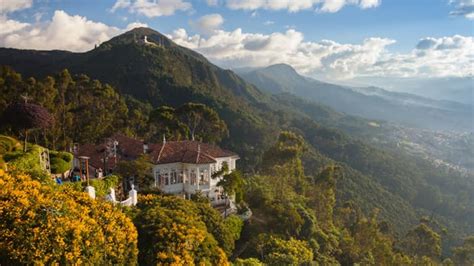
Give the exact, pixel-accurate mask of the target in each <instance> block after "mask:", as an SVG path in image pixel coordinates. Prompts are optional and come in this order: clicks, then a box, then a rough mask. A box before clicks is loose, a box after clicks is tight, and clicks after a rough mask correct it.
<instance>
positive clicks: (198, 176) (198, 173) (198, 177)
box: [195, 167, 201, 189]
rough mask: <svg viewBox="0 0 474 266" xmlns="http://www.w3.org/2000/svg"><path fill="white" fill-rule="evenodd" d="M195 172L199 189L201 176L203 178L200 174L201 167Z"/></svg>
mask: <svg viewBox="0 0 474 266" xmlns="http://www.w3.org/2000/svg"><path fill="white" fill-rule="evenodd" d="M195 173H196V179H197V189H199V181H200V178H201V176H200V174H201V173H200V172H199V167H196V171H195Z"/></svg>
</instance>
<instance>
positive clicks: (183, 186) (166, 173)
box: [152, 141, 239, 205]
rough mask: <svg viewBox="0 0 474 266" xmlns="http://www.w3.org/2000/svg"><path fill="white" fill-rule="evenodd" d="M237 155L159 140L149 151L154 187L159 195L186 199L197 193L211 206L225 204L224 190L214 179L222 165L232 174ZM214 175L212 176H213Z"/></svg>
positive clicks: (197, 144)
mask: <svg viewBox="0 0 474 266" xmlns="http://www.w3.org/2000/svg"><path fill="white" fill-rule="evenodd" d="M238 159H239V156H238V155H237V154H235V153H233V152H230V151H226V150H223V149H221V148H219V147H217V146H215V145H210V144H205V143H201V142H198V141H170V142H166V141H163V143H162V144H159V145H157V146H155V148H154V151H153V157H152V160H153V164H154V166H153V174H154V177H155V186H156V187H159V188H160V189H161V190H162V191H163V192H165V193H170V194H178V195H182V196H184V197H186V198H189V197H190V196H191V195H193V194H195V193H197V192H198V191H199V192H201V194H202V195H204V196H207V197H208V198H209V199H210V200H211V203H212V204H213V205H217V204H220V203H224V202H225V195H224V191H223V189H222V188H221V187H219V186H217V183H219V181H220V180H222V178H223V177H222V175H221V176H214V174H215V173H216V172H219V171H220V170H221V169H222V167H223V166H224V165H227V167H228V170H229V171H230V172H231V171H234V170H235V165H236V161H237V160H238ZM213 176H214V177H213Z"/></svg>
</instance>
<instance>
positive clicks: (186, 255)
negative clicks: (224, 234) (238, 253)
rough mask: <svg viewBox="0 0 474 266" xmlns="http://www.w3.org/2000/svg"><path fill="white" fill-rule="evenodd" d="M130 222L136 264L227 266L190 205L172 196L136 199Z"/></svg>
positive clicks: (225, 258)
mask: <svg viewBox="0 0 474 266" xmlns="http://www.w3.org/2000/svg"><path fill="white" fill-rule="evenodd" d="M137 207H138V210H137V213H136V214H134V215H133V216H134V221H135V225H136V227H137V231H138V246H139V250H140V261H139V262H140V264H145V265H156V264H166V265H195V264H199V265H201V264H202V265H228V262H227V256H226V254H225V253H224V251H223V250H222V249H221V248H220V247H219V246H218V244H217V241H216V240H215V239H214V237H213V236H212V234H210V233H209V232H208V231H207V229H206V225H205V224H204V222H203V221H201V219H200V217H199V215H198V211H197V209H196V206H195V205H194V203H193V202H191V201H187V200H185V199H182V198H178V197H174V196H164V197H163V196H156V195H146V196H140V197H139V199H138V205H137Z"/></svg>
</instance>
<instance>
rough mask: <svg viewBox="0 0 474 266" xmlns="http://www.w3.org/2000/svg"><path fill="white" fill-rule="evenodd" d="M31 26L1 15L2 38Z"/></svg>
mask: <svg viewBox="0 0 474 266" xmlns="http://www.w3.org/2000/svg"><path fill="white" fill-rule="evenodd" d="M29 25H30V24H28V23H22V22H19V21H16V20H12V19H8V18H7V17H6V16H2V15H0V38H1V36H2V35H3V34H7V33H10V32H14V31H18V30H21V29H23V28H25V27H28V26H29Z"/></svg>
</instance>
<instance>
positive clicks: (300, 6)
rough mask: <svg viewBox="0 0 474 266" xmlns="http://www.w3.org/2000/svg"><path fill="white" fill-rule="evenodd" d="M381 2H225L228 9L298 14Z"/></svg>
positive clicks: (287, 0)
mask: <svg viewBox="0 0 474 266" xmlns="http://www.w3.org/2000/svg"><path fill="white" fill-rule="evenodd" d="M380 2H381V0H227V1H226V6H227V7H228V8H230V9H243V10H257V9H269V10H288V11H289V12H298V11H301V10H308V9H314V10H318V11H320V12H331V13H332V12H337V11H339V10H340V9H341V8H343V7H344V6H346V5H357V6H359V7H360V8H362V9H366V8H373V7H377V6H378V5H380Z"/></svg>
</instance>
